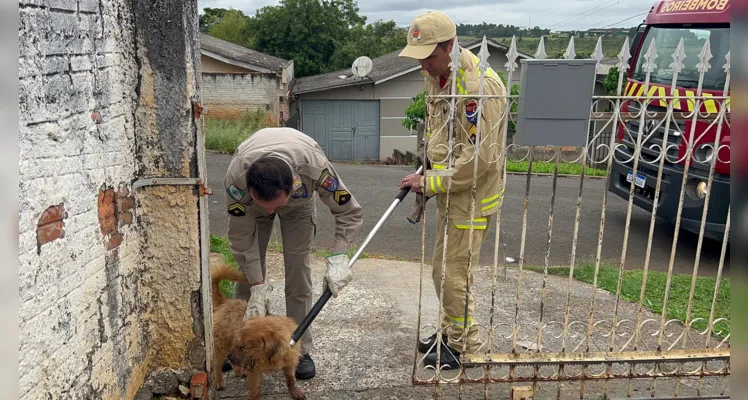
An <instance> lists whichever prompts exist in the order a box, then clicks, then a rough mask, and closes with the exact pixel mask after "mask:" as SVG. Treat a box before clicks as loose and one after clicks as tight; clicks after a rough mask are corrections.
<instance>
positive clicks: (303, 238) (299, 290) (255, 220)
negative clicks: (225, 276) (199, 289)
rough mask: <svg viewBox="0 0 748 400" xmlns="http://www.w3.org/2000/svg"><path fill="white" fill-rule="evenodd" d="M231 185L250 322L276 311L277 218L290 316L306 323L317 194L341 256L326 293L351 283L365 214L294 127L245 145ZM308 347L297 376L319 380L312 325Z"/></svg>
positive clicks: (329, 266) (330, 268) (235, 242)
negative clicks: (269, 261)
mask: <svg viewBox="0 0 748 400" xmlns="http://www.w3.org/2000/svg"><path fill="white" fill-rule="evenodd" d="M224 184H225V187H226V205H227V207H228V214H229V217H228V218H229V224H228V237H229V242H230V246H231V253H232V254H233V255H234V258H235V259H236V262H237V263H238V264H239V268H240V270H241V271H243V272H244V274H245V275H246V276H247V282H249V283H239V284H237V287H236V297H237V298H239V299H243V300H247V301H248V306H247V311H246V315H245V319H248V318H254V317H258V316H264V315H266V313H267V310H268V307H269V301H270V300H269V298H270V297H269V295H270V291H271V288H270V287H269V286H268V284H267V283H265V276H266V273H265V271H266V266H265V254H266V251H267V246H268V241H269V240H270V236H271V233H272V230H273V221H274V219H275V217H276V215H277V216H278V218H279V219H280V229H281V238H282V240H283V261H284V266H285V288H286V290H285V295H286V310H287V316H289V317H291V318H292V319H294V320H295V321H296V323H301V321H302V320H303V319H304V317H305V316H306V314H307V313H308V312H309V310H310V309H311V307H312V304H313V298H312V267H311V260H310V249H311V247H312V240H313V239H314V236H315V234H316V226H315V221H314V200H313V199H314V196H313V194H314V192H317V194H318V195H319V198H320V199H321V200H322V202H323V203H324V204H325V205H326V206H327V207H329V209H330V211H331V212H332V214H333V215H334V217H335V244H334V248H333V255H331V256H329V257H327V258H326V271H325V276H324V278H323V287H322V289H323V291H324V290H325V289H327V288H329V289H330V292H332V295H333V297H337V296H338V294H339V293H340V290H341V289H342V288H343V287H345V286H346V285H347V284H348V283H350V282H351V280H352V279H353V275H352V273H351V271H350V269H349V268H348V263H349V261H350V260H349V257H348V250H349V246H351V244H352V243H353V242H354V241H355V240H356V239H357V237H358V233H359V231H360V228H361V224H362V218H363V210H362V208H361V206H360V205H359V203H358V202H357V201H356V199H355V198H354V197H353V194H351V192H350V191H349V190H348V189H347V188H346V186H345V184H344V183H343V181H342V180H341V179H340V176H338V173H337V172H336V171H335V169H334V168H333V166H332V165H331V164H330V161H329V160H328V159H327V157H325V154H324V152H323V151H322V149H321V148H320V147H319V145H318V144H317V142H315V141H314V139H312V138H311V137H309V136H307V135H305V134H303V133H302V132H299V131H297V130H295V129H292V128H266V129H262V130H260V131H258V132H256V133H255V134H253V135H252V136H250V137H249V138H248V139H247V140H245V141H244V142H243V143H242V144H241V145H239V147H238V148H237V150H236V152H235V153H234V157H233V159H232V160H231V164H230V165H229V167H228V171H227V173H226V178H225V182H224ZM300 343H301V354H303V356H302V358H301V360H300V362H299V365H298V367H297V369H296V378H297V379H302V380H303V379H311V378H313V377H314V376H315V375H316V369H315V365H314V361H313V360H312V358H311V356H310V355H309V353H310V351H311V349H312V329H311V327H310V328H309V329H307V330H306V332H305V333H304V335H303V336H302V337H301V340H300Z"/></svg>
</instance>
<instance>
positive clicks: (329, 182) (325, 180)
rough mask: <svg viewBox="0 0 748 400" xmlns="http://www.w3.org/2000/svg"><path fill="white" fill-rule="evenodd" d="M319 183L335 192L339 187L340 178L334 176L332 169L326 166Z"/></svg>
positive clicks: (329, 190)
mask: <svg viewBox="0 0 748 400" xmlns="http://www.w3.org/2000/svg"><path fill="white" fill-rule="evenodd" d="M317 185H318V186H322V187H323V188H325V190H327V191H328V192H334V191H335V190H337V188H338V179H337V178H336V177H334V176H332V174H331V173H330V170H328V169H327V168H325V169H324V171H322V175H320V177H319V180H318V181H317Z"/></svg>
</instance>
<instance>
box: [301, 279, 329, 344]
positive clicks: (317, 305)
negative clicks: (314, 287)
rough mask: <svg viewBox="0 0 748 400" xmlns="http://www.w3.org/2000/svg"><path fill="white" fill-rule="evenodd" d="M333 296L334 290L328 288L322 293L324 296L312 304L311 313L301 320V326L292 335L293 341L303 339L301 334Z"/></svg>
mask: <svg viewBox="0 0 748 400" xmlns="http://www.w3.org/2000/svg"><path fill="white" fill-rule="evenodd" d="M331 297H332V292H331V291H330V289H326V290H325V292H324V293H322V296H321V297H320V298H319V299H318V300H317V302H316V303H314V305H313V306H312V309H311V310H309V313H307V315H306V316H305V317H304V319H303V320H302V321H301V323H300V324H299V326H298V327H297V328H296V330H295V331H294V333H293V335H291V341H293V342H294V343H296V342H298V341H299V339H301V335H303V334H304V332H306V330H307V329H308V328H309V325H311V324H312V321H314V319H315V318H317V314H319V312H320V311H322V307H324V306H325V304H326V303H327V301H328V300H330V298H331Z"/></svg>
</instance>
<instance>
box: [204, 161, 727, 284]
mask: <svg viewBox="0 0 748 400" xmlns="http://www.w3.org/2000/svg"><path fill="white" fill-rule="evenodd" d="M230 161H231V156H230V155H221V154H208V158H207V167H208V184H209V186H210V187H211V188H212V189H213V191H214V194H213V196H212V197H211V199H210V232H211V233H212V234H214V235H219V236H224V235H226V231H227V224H226V219H227V214H226V207H225V200H224V196H225V190H224V188H223V178H224V174H225V172H226V169H227V167H228V165H229V162H230ZM335 168H336V169H337V171H338V173H339V174H340V175H341V178H342V179H343V181H344V182H345V183H346V185H348V187H349V189H350V190H351V192H352V193H353V195H354V196H355V197H356V199H358V201H359V202H360V203H361V204H362V205H363V207H364V210H365V214H364V226H363V229H362V232H361V240H363V239H364V238H365V237H366V235H368V234H369V232H371V230H372V229H373V227H374V225H375V224H376V223H377V221H378V220H379V219H380V217H381V216H382V215H383V214H384V212H385V211H386V210H387V208H388V207H389V206H390V204H391V203H392V201H393V200H394V198H395V195H396V194H397V191H398V188H397V185H398V183H399V182H400V180H401V178H402V177H403V176H404V175H405V174H407V173H409V172H411V171H412V168H410V167H403V166H380V165H356V164H336V165H335ZM552 182H553V181H552V178H551V177H546V176H533V177H532V181H531V186H530V204H529V213H528V222H527V233H526V239H525V240H526V243H525V254H524V258H525V265H535V266H543V265H544V263H545V258H546V249H547V246H548V215H549V207H550V200H551V193H552ZM525 185H526V176H525V175H509V176H508V179H507V186H506V192H505V199H504V208H503V216H502V222H501V229H502V231H503V234H502V235H501V237H502V238H503V239H502V241H504V242H505V243H503V245H504V246H505V247H506V254H507V255H508V256H511V257H514V258H516V259H519V256H520V250H521V238H522V218H523V202H524V194H525ZM604 191H605V181H604V180H597V179H585V181H584V193H583V199H582V212H581V218H580V221H579V233H578V238H577V253H576V260H577V264H579V263H582V262H594V260H595V255H596V252H597V242H598V233H599V227H600V216H601V208H602V195H603V192H604ZM578 193H579V179H577V178H559V179H558V183H557V190H556V200H555V209H554V213H553V234H552V238H551V243H550V252H549V254H548V258H549V265H551V266H554V265H568V264H569V262H570V257H571V252H572V246H573V240H574V220H575V216H576V204H577V196H578ZM413 201H414V197H413V196H409V197H407V198H406V199H405V202H404V203H403V204H401V205H400V206H399V207H398V208H397V209H395V211H394V212H393V213H392V215H391V216H390V218H389V220H388V221H387V222H386V223H385V225H384V226H383V227H382V229H381V230H380V232H379V233H378V235H377V236H376V237H375V238H374V239H373V240H372V241H371V243H370V244H369V246H368V247H367V248H366V250H365V252H366V253H369V254H377V255H382V256H388V257H395V258H403V259H409V260H418V259H420V257H421V243H422V238H421V236H422V233H421V232H422V231H421V229H422V227H421V225H420V224H418V225H411V224H410V223H409V222H408V221H407V220H406V217H407V216H408V215H409V214H410V211H411V208H412V204H413ZM627 206H628V203H627V202H626V201H624V200H623V199H621V198H619V197H617V196H615V195H612V194H610V195H609V196H608V206H607V212H606V227H605V231H604V236H603V244H602V262H603V263H604V264H606V265H613V266H617V265H619V264H620V262H621V253H622V249H623V241H624V240H623V239H624V231H625V223H626V210H627ZM427 209H428V212H429V214H428V216H427V222H426V223H427V229H426V235H425V243H426V246H425V254H426V259H430V257H431V253H432V249H433V243H434V240H435V232H434V230H435V228H434V216H435V210H436V205H435V202H429V204H428V207H427ZM317 218H318V222H317V225H318V227H317V239H316V245H317V247H318V248H330V247H331V246H332V244H333V238H334V219H333V217H332V215H331V214H330V212H329V209H327V208H326V207H325V206H324V205H323V204H322V203H321V202H318V206H317ZM650 218H651V216H650V214H649V213H647V212H645V211H643V210H640V209H639V208H637V207H636V206H634V208H633V210H632V214H631V223H630V233H629V238H628V251H627V256H626V261H625V267H626V269H632V268H643V267H644V263H645V254H646V249H647V238H648V235H649V229H650V228H649V227H650ZM495 231H496V229H495V226H492V227H491V229H490V231H489V235H488V239H487V240H486V243H485V245H484V247H483V249H482V252H481V263H482V264H484V265H492V264H493V259H494V243H495V239H496V234H495ZM673 231H674V229H673V227H671V226H669V225H667V224H665V223H664V222H662V221H658V222H656V224H655V231H654V237H653V243H652V251H651V258H650V268H651V269H654V270H660V271H667V269H668V264H669V262H670V254H671V248H672V235H673ZM697 241H698V236H696V235H693V234H690V233H687V232H681V234H680V238H679V240H678V247H677V251H676V256H675V263H674V270H675V271H676V272H680V273H689V274H690V273H692V271H693V264H694V260H695V258H696V245H697ZM500 248H501V246H500ZM720 250H721V244H720V243H717V242H711V241H708V240H706V239H705V240H704V244H703V249H702V254H701V259H700V263H699V275H716V272H717V265H718V263H719V256H720ZM728 250H729V249H728ZM503 254H504V252H503V250H501V249H500V251H499V260H502V259H503ZM499 265H501V263H500V264H499ZM724 273H725V274H728V275H729V251H728V258H727V259H726V261H725V271H724Z"/></svg>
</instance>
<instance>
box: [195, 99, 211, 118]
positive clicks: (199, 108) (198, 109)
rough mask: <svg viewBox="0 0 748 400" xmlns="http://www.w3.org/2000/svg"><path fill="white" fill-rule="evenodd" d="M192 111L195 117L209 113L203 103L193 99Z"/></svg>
mask: <svg viewBox="0 0 748 400" xmlns="http://www.w3.org/2000/svg"><path fill="white" fill-rule="evenodd" d="M192 112H193V115H194V116H195V119H200V117H202V116H203V115H206V114H208V109H207V108H206V107H205V106H203V103H200V102H199V101H197V100H192Z"/></svg>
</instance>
